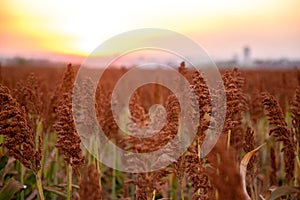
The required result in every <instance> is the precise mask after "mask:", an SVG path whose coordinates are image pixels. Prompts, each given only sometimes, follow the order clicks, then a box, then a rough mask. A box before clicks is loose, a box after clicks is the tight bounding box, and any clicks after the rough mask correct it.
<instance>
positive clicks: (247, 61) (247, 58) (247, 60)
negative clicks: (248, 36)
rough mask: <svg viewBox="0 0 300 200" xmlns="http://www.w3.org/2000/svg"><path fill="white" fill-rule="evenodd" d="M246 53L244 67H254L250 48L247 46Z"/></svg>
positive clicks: (244, 50) (244, 51)
mask: <svg viewBox="0 0 300 200" xmlns="http://www.w3.org/2000/svg"><path fill="white" fill-rule="evenodd" d="M243 53H244V60H243V63H242V64H243V66H246V67H249V66H251V65H252V59H251V50H250V47H248V46H245V47H244V49H243Z"/></svg>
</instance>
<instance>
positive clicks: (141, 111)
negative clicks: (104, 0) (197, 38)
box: [0, 63, 300, 200]
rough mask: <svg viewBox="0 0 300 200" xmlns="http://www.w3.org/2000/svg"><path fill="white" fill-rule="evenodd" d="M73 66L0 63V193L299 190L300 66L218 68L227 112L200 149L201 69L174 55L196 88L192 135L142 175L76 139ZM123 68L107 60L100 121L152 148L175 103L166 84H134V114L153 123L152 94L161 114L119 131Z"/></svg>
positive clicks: (162, 139)
mask: <svg viewBox="0 0 300 200" xmlns="http://www.w3.org/2000/svg"><path fill="white" fill-rule="evenodd" d="M78 68H79V67H78V66H72V65H71V64H69V65H68V66H61V67H47V66H43V67H32V66H2V67H1V68H0V72H1V73H0V135H1V136H0V143H1V146H0V156H1V157H0V188H1V190H0V200H4V199H20V200H23V199H26V200H30V199H51V200H55V199H57V200H59V199H83V200H97V199H104V200H109V199H142V200H143V199H145V200H146V199H147V200H148V199H151V200H152V199H201V200H205V199H219V200H235V199H236V200H243V199H261V200H264V199H266V200H274V199H300V186H299V185H300V161H299V159H300V157H299V151H300V148H299V144H300V71H299V68H298V69H297V68H296V67H295V68H294V69H284V70H280V69H276V70H275V69H274V70H271V69H270V68H269V69H264V70H263V69H261V70H258V69H243V68H241V69H237V68H232V69H227V70H226V69H222V70H221V74H222V79H223V84H224V87H225V92H226V99H227V101H226V108H227V109H226V120H225V122H224V127H223V131H222V134H221V135H220V139H219V140H218V142H217V144H216V146H215V147H214V148H213V150H212V151H211V152H210V153H209V154H208V155H207V156H206V157H204V158H201V157H200V154H201V152H200V151H199V149H200V148H201V145H202V143H203V140H204V138H205V131H206V129H207V128H208V124H209V116H210V113H211V107H210V98H209V95H210V94H209V92H208V88H207V87H206V84H205V81H204V78H203V76H202V74H199V73H197V72H195V71H192V70H191V69H189V68H187V67H185V65H184V63H181V64H179V67H178V71H179V72H180V73H181V74H182V75H183V76H185V77H186V79H187V80H189V82H190V84H191V87H192V88H193V89H194V91H195V93H196V94H197V96H198V97H199V98H198V100H199V112H200V115H199V116H200V119H199V126H198V129H197V130H198V131H197V135H196V138H195V140H194V142H193V143H192V145H191V146H190V147H189V148H188V150H187V151H186V152H185V153H184V154H183V155H182V156H181V157H180V158H179V159H178V160H177V161H175V162H174V163H172V164H171V165H169V166H168V167H166V168H165V169H161V170H159V171H154V172H149V173H140V174H134V173H124V172H121V171H118V170H114V169H111V168H109V167H107V166H105V165H103V164H102V163H100V162H99V161H98V160H97V159H95V158H94V157H93V156H92V155H91V154H89V152H88V151H87V150H86V149H84V148H83V147H82V145H81V138H80V137H79V134H78V133H77V131H76V128H75V124H74V119H73V115H72V92H73V85H74V81H75V78H76V73H77V71H78ZM149 70H151V69H149ZM126 71H127V69H126V68H118V69H117V68H116V69H114V68H111V69H109V70H107V72H105V74H104V76H103V77H102V80H101V82H100V83H99V86H98V88H97V91H96V105H95V107H96V110H97V118H98V121H99V124H100V125H101V126H102V128H103V130H104V132H105V134H106V135H107V136H108V138H110V139H111V140H113V141H114V142H115V144H117V145H118V146H119V147H121V148H123V149H126V150H127V151H132V152H138V153H143V152H149V151H154V150H156V149H158V148H160V147H162V146H164V145H166V144H167V143H168V141H170V140H172V138H174V136H175V135H176V134H177V131H178V119H179V112H180V105H179V103H178V100H177V99H176V96H174V94H172V93H171V92H170V91H169V90H168V89H166V88H164V87H162V86H159V85H155V84H149V85H146V86H143V87H140V88H139V89H138V90H137V91H136V92H135V93H134V94H133V95H132V96H131V99H130V103H129V108H130V113H131V119H132V123H136V124H138V125H139V126H144V125H146V124H147V123H149V122H150V120H151V119H150V118H149V115H148V110H149V108H150V106H151V105H153V104H157V103H160V104H163V105H164V107H165V109H166V112H167V117H166V121H167V122H166V125H165V126H164V127H163V128H162V130H161V131H160V132H159V134H156V135H154V136H152V137H150V138H147V139H145V140H142V141H141V140H139V139H136V138H134V137H132V136H128V135H127V136H124V135H123V134H121V133H120V131H119V128H118V125H117V124H116V123H115V121H114V119H113V115H112V112H111V111H110V108H111V96H110V94H111V91H112V90H113V88H114V85H115V83H116V81H117V80H118V79H119V78H120V77H121V76H122V75H123V74H124V73H126ZM83 98H84V95H83ZM128 125H130V124H128ZM112 156H113V155H112ZM133 165H134V163H133Z"/></svg>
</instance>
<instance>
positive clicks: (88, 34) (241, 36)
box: [0, 0, 300, 56]
mask: <svg viewBox="0 0 300 200" xmlns="http://www.w3.org/2000/svg"><path fill="white" fill-rule="evenodd" d="M299 6H300V3H299V1H297V0H288V1H284V0H243V1H240V0H231V1H223V0H210V1H203V0H200V1H192V0H190V1H174V0H172V1H169V0H167V1H161V0H160V1H159V0H154V1H147V2H145V1H132V0H130V1H116V0H112V1H105V2H103V1H91V0H89V1H68V0H45V1H38V0H22V1H19V0H10V1H1V3H0V7H1V12H0V20H1V21H0V24H1V26H0V43H1V46H0V53H1V52H2V53H3V52H5V53H7V52H11V53H12V52H15V53H22V52H23V53H24V52H25V53H28V52H56V53H63V54H72V55H81V56H85V55H88V54H89V53H90V52H91V51H92V50H93V49H94V48H96V47H97V46H98V45H99V44H101V43H102V42H103V41H105V40H106V39H109V38H110V37H112V36H114V35H116V34H119V33H122V32H124V31H129V30H132V29H137V28H148V27H155V28H166V29H170V30H174V31H177V32H180V33H183V34H187V35H188V36H190V37H193V39H196V40H197V39H199V38H201V39H202V41H199V42H200V43H203V42H204V44H206V45H208V47H209V46H210V44H213V43H214V42H215V41H216V40H218V38H219V40H224V41H226V40H228V39H231V40H232V41H231V42H233V43H234V42H235V41H241V42H243V41H246V40H245V38H246V36H247V37H248V36H249V35H250V36H253V37H258V36H256V35H259V37H258V38H260V39H263V38H264V37H262V36H264V35H268V34H269V33H270V31H271V32H272V34H274V35H272V36H269V37H271V38H272V37H273V38H274V40H275V38H276V37H277V38H278V35H276V33H278V34H279V36H280V37H281V38H283V39H282V41H284V42H285V43H289V42H290V43H291V40H292V39H295V36H296V35H297V34H298V35H299V33H300V30H299V29H300V28H299V27H300V26H299V25H300V20H299V19H300V14H298V13H299V12H298V11H297V10H296V8H299ZM297 25H298V26H297ZM216 35H218V36H217V37H215V38H214V36H216ZM222 35H223V36H222ZM226 35H227V36H228V35H231V36H230V37H226ZM220 37H221V39H220ZM253 37H252V38H251V37H250V41H251V39H252V40H254V39H255V38H254V39H253ZM234 38H235V39H234ZM199 40H200V39H199ZM298 41H299V39H298ZM258 43H259V41H258ZM294 43H295V42H293V43H291V44H294ZM239 45H240V44H239ZM211 46H213V45H211ZM298 49H299V48H298Z"/></svg>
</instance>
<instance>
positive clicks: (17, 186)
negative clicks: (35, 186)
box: [0, 178, 23, 200]
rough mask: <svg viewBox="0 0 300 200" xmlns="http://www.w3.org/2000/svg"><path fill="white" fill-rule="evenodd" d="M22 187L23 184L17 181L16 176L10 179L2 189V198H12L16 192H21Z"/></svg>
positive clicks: (0, 193) (4, 199)
mask: <svg viewBox="0 0 300 200" xmlns="http://www.w3.org/2000/svg"><path fill="white" fill-rule="evenodd" d="M22 188H23V185H22V184H21V183H20V182H19V181H16V180H15V179H14V178H11V179H9V180H8V182H7V183H6V184H5V185H4V187H3V188H2V189H1V191H0V200H9V199H12V198H13V197H14V195H15V193H17V192H19V191H20V190H21V189H22Z"/></svg>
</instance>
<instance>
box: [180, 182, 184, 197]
mask: <svg viewBox="0 0 300 200" xmlns="http://www.w3.org/2000/svg"><path fill="white" fill-rule="evenodd" d="M180 195H181V200H184V191H183V186H182V184H180Z"/></svg>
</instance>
